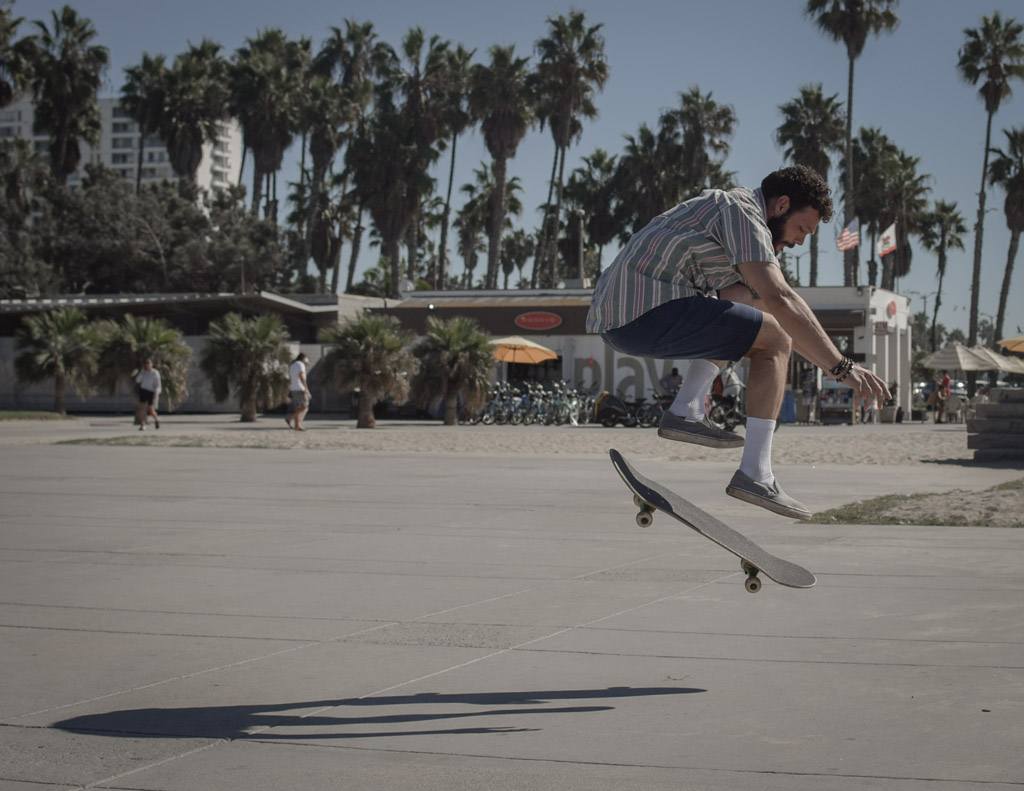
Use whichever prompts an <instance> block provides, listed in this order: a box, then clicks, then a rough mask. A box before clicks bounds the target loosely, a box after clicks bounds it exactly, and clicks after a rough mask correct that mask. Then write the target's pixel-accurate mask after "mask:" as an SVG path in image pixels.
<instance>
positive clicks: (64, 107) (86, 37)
mask: <svg viewBox="0 0 1024 791" xmlns="http://www.w3.org/2000/svg"><path fill="white" fill-rule="evenodd" d="M35 26H36V28H37V29H38V33H37V34H36V35H35V36H34V37H33V46H32V50H33V51H32V54H31V57H32V64H33V74H32V80H31V84H32V93H33V96H34V97H35V120H34V122H33V125H32V131H33V132H35V134H48V135H49V136H50V168H51V170H52V171H53V176H54V178H55V179H56V180H57V183H59V184H66V183H67V179H68V176H69V175H70V174H71V173H73V172H74V171H75V169H76V168H77V167H78V163H79V162H80V161H81V158H82V153H81V149H80V148H79V140H85V141H86V142H87V143H92V144H96V143H98V142H99V137H100V113H99V106H98V105H97V103H96V92H97V91H98V90H99V87H100V83H101V82H102V80H103V72H104V71H105V70H106V68H107V62H108V61H109V59H110V53H109V52H108V50H107V48H106V47H102V46H100V45H98V44H92V43H90V42H91V41H92V40H93V39H94V38H95V37H96V28H95V27H93V24H92V22H90V21H89V20H88V19H84V18H82V17H79V16H78V13H77V12H76V11H75V10H74V9H73V8H72V7H71V6H68V5H66V6H64V7H63V8H62V9H61V10H60V13H59V14H58V13H57V12H56V11H53V12H51V26H50V27H47V25H46V23H45V22H43V21H41V20H37V21H36V22H35Z"/></svg>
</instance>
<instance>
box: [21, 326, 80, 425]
mask: <svg viewBox="0 0 1024 791" xmlns="http://www.w3.org/2000/svg"><path fill="white" fill-rule="evenodd" d="M22 324H24V326H23V327H21V328H19V329H18V330H17V331H16V332H15V335H14V348H15V349H17V350H18V351H20V352H21V354H19V355H18V356H17V357H15V358H14V372H15V374H16V375H17V377H18V379H19V380H20V381H22V382H27V383H29V384H36V383H39V382H45V381H47V380H49V379H52V380H53V383H54V396H53V411H54V412H56V413H57V414H60V415H63V414H66V409H65V406H64V400H65V390H66V388H67V386H68V385H69V384H70V385H72V386H73V387H74V388H75V392H77V393H78V395H79V396H81V397H83V398H84V397H85V396H87V395H88V394H89V393H90V392H91V391H92V389H93V377H94V376H95V374H96V351H97V334H96V326H95V325H94V324H93V323H92V322H90V321H89V319H88V318H87V317H86V315H85V312H84V311H82V310H79V309H78V308H67V309H64V310H53V311H49V312H47V313H39V314H36V315H29V316H25V318H23V319H22Z"/></svg>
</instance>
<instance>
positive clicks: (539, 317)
mask: <svg viewBox="0 0 1024 791" xmlns="http://www.w3.org/2000/svg"><path fill="white" fill-rule="evenodd" d="M561 323H562V317H561V316H559V315H558V314H557V313H548V312H547V311H546V310H533V311H530V312H529V313H520V314H519V315H518V316H516V318H515V324H516V326H517V327H519V328H520V329H524V330H534V331H535V332H536V331H539V330H553V329H554V328H555V327H557V326H558V325H559V324H561Z"/></svg>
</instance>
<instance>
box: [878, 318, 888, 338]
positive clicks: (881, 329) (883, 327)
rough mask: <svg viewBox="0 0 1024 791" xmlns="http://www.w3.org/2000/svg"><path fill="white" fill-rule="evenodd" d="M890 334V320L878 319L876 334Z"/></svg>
mask: <svg viewBox="0 0 1024 791" xmlns="http://www.w3.org/2000/svg"><path fill="white" fill-rule="evenodd" d="M888 334H889V322H887V321H876V322H875V335H888Z"/></svg>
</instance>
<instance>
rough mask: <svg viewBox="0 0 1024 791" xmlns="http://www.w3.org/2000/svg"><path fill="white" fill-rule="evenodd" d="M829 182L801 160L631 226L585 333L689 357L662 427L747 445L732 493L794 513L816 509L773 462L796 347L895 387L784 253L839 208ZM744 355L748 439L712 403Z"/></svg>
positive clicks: (862, 385) (826, 366) (645, 351)
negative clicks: (831, 327) (866, 363)
mask: <svg viewBox="0 0 1024 791" xmlns="http://www.w3.org/2000/svg"><path fill="white" fill-rule="evenodd" d="M830 193H831V191H830V190H829V187H828V184H826V183H825V180H824V179H822V178H821V177H820V176H819V175H818V174H817V173H815V172H814V171H813V170H811V169H810V168H807V167H804V166H802V165H797V166H795V167H789V168H784V169H782V170H777V171H775V172H774V173H771V174H769V175H768V176H767V177H766V178H765V179H764V181H762V182H761V187H760V188H759V189H747V188H745V187H739V188H736V189H732V190H728V191H725V190H705V191H704V192H703V193H702V194H701V195H700V197H697V198H694V199H692V200H688V201H685V202H684V203H681V204H679V205H678V206H676V207H675V208H673V209H669V210H668V211H667V212H665V213H664V214H661V215H659V216H658V217H655V218H654V219H653V220H651V222H650V223H648V224H647V226H646V227H644V228H643V229H642V230H640V231H639V232H638V233H636V234H634V235H633V237H632V238H631V239H630V240H629V242H627V243H626V246H625V247H624V248H623V249H622V251H621V252H620V253H619V254H618V256H616V258H615V261H614V262H613V263H612V265H611V266H610V267H609V268H608V269H607V270H606V271H605V272H604V274H603V275H602V276H601V279H600V280H599V281H598V283H597V287H596V288H595V289H594V297H593V301H592V303H591V306H590V313H589V315H588V316H587V332H593V333H600V334H601V336H602V337H603V338H604V340H605V342H606V343H607V344H608V345H609V346H611V347H612V348H613V349H616V350H617V351H620V352H622V353H623V354H629V355H634V356H637V357H657V358H661V359H684V360H690V361H691V362H690V366H689V369H688V370H687V372H686V376H685V378H684V379H683V384H682V387H681V388H680V389H679V394H678V395H677V396H676V399H675V401H674V402H673V403H672V406H670V407H669V410H668V411H667V412H665V414H664V416H663V417H662V419H661V423H660V425H659V427H658V435H659V436H661V437H664V438H665V439H671V440H677V441H680V442H692V443H696V444H698V445H705V446H708V447H712V448H736V447H743V458H742V460H741V461H740V467H739V469H738V470H737V471H736V473H735V474H734V475H733V477H732V481H731V482H730V483H729V486H728V487H726V492H727V493H728V494H730V495H732V496H733V497H738V498H739V499H741V500H745V501H747V502H750V503H753V504H754V505H759V506H761V507H763V508H767V509H769V510H771V511H774V512H776V513H779V514H783V515H784V516H790V517H793V518H797V519H806V518H808V517H810V512H809V511H808V510H807V509H806V508H804V506H803V505H801V504H800V503H799V502H798V501H797V500H795V499H794V498H792V497H790V496H789V495H787V494H786V493H785V492H784V491H783V490H782V488H781V487H780V486H779V484H778V482H777V481H776V480H775V476H774V474H773V473H772V466H771V448H772V435H773V432H774V430H775V418H776V416H777V415H778V414H779V409H780V407H781V406H782V395H783V391H784V389H785V385H786V370H787V367H788V364H789V356H790V351H791V350H796V351H797V352H799V353H800V354H801V355H803V356H804V357H805V358H806V359H807V360H809V361H810V362H812V363H814V364H815V365H817V366H818V367H819V368H821V369H822V370H824V371H826V372H827V373H828V374H829V375H830V376H832V377H833V378H835V380H836V381H837V382H844V383H846V384H848V385H850V386H851V387H852V388H853V390H854V391H855V393H857V394H858V395H860V396H872V395H878V396H883V397H885V398H889V397H890V395H889V391H888V388H887V387H886V386H885V382H883V381H882V380H881V379H880V378H879V377H877V376H876V375H875V374H874V373H872V372H871V371H869V370H867V369H865V368H862V367H861V366H859V365H857V364H856V363H854V362H853V360H851V359H850V358H849V357H846V356H845V355H843V354H841V353H840V352H839V350H838V349H836V347H835V345H834V344H833V343H832V341H830V340H829V338H828V335H827V334H826V333H825V331H824V330H823V329H822V327H821V324H819V323H818V320H817V319H816V318H815V316H814V313H813V312H812V311H811V309H810V308H809V307H808V306H807V303H806V302H804V300H803V299H802V298H801V297H800V295H798V294H797V293H796V292H795V291H794V290H793V289H792V288H791V287H790V286H789V285H788V284H787V283H786V281H785V279H784V278H783V276H782V269H781V268H780V267H779V264H778V261H777V260H776V257H775V256H776V254H777V253H779V252H781V251H782V249H783V248H784V247H788V248H791V247H794V246H796V245H799V244H803V243H804V240H805V239H806V238H807V236H809V235H810V234H811V233H813V232H814V231H815V229H816V228H817V226H818V223H819V222H828V221H829V220H830V219H832V197H831V194H830ZM755 301H756V303H757V307H754V303H755ZM742 357H748V358H749V359H750V374H749V378H748V382H747V402H746V406H747V430H746V441H745V442H744V438H743V437H741V436H739V435H738V434H735V433H733V432H731V431H725V430H722V429H719V428H717V427H716V426H714V425H713V424H712V423H711V422H710V421H709V420H708V419H707V416H706V415H705V411H704V409H705V407H704V401H705V397H706V395H707V393H708V390H709V388H710V387H711V383H712V382H713V381H714V378H715V376H717V375H718V372H719V369H720V368H721V366H722V365H724V364H725V362H726V361H729V360H732V361H736V360H739V359H740V358H742Z"/></svg>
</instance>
